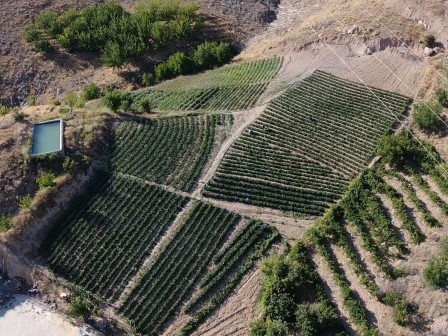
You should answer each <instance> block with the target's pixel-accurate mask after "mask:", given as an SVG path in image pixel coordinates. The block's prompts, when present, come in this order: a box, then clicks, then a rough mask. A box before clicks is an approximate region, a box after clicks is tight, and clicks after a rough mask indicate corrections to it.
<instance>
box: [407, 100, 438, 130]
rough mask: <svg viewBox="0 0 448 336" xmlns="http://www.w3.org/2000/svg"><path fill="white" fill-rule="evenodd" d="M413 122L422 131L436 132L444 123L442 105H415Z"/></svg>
mask: <svg viewBox="0 0 448 336" xmlns="http://www.w3.org/2000/svg"><path fill="white" fill-rule="evenodd" d="M414 108H415V113H414V124H416V125H417V127H418V128H420V129H421V130H422V131H426V132H436V131H438V130H440V129H441V128H442V127H443V126H444V123H443V121H442V116H441V115H442V105H440V104H438V103H437V104H419V105H415V107H414Z"/></svg>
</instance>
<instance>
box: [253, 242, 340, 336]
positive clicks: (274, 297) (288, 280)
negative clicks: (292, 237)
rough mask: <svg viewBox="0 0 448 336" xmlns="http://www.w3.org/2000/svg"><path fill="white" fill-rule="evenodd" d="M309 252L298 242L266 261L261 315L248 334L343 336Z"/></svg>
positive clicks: (263, 269)
mask: <svg viewBox="0 0 448 336" xmlns="http://www.w3.org/2000/svg"><path fill="white" fill-rule="evenodd" d="M307 253H308V249H307V247H306V246H305V245H304V243H303V242H298V243H296V245H295V246H294V247H292V248H291V250H290V251H289V252H287V253H285V254H283V255H276V256H273V257H271V258H269V259H267V260H266V261H265V263H264V264H263V267H262V271H263V273H264V275H265V279H264V284H263V292H262V298H261V303H262V309H263V316H262V317H261V318H260V319H259V320H257V321H256V322H254V323H253V324H252V325H251V335H252V336H258V335H289V334H291V332H294V331H298V333H299V334H300V335H308V336H310V335H322V334H326V333H328V332H331V333H332V334H338V333H340V334H341V335H343V333H344V331H345V330H344V327H343V326H342V324H341V322H340V320H339V317H338V313H337V310H336V308H335V307H334V306H333V305H332V303H331V302H330V301H329V300H328V298H327V297H326V295H325V292H324V290H323V287H322V283H321V280H320V278H319V275H318V274H317V272H316V270H315V269H314V268H313V266H312V265H311V264H310V261H309V260H308V256H307Z"/></svg>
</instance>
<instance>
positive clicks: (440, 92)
mask: <svg viewBox="0 0 448 336" xmlns="http://www.w3.org/2000/svg"><path fill="white" fill-rule="evenodd" d="M436 97H437V101H438V102H439V104H440V105H442V106H443V107H448V92H447V91H446V90H444V89H437V91H436Z"/></svg>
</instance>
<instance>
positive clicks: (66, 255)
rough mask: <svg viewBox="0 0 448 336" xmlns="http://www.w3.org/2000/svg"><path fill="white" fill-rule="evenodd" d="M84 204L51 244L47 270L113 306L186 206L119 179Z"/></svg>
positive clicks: (153, 189)
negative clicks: (48, 268) (109, 300)
mask: <svg viewBox="0 0 448 336" xmlns="http://www.w3.org/2000/svg"><path fill="white" fill-rule="evenodd" d="M85 198H86V201H85V202H84V203H83V204H82V206H81V207H80V208H79V209H77V210H76V211H74V212H73V213H72V214H70V215H69V216H68V218H67V219H66V220H65V221H64V223H65V226H64V227H63V228H62V230H60V232H59V234H58V235H57V238H56V239H55V240H54V242H53V243H52V244H51V246H50V249H49V257H48V264H49V266H50V267H51V268H52V269H53V270H54V271H55V272H56V273H57V274H59V275H62V276H64V277H65V278H66V279H68V280H70V281H72V282H74V283H75V284H78V285H80V286H82V287H84V288H86V289H87V290H89V291H91V292H92V293H95V294H100V295H101V296H102V297H104V298H105V299H111V300H116V299H117V298H118V297H119V295H120V294H121V292H122V291H123V289H124V287H125V286H126V285H127V283H128V282H129V280H130V279H131V278H132V276H134V275H135V274H136V273H137V271H138V269H139V268H140V267H141V266H142V264H143V262H144V260H145V259H146V258H147V257H148V256H149V254H150V253H151V251H152V249H153V248H154V246H155V245H156V244H157V242H158V241H159V240H160V238H161V237H162V236H163V235H164V234H165V232H166V231H167V229H168V227H169V226H170V225H171V223H172V222H173V221H174V219H175V218H176V216H177V214H178V213H179V212H180V211H181V210H182V208H183V207H184V206H185V205H186V203H187V201H188V200H187V199H186V198H183V197H181V196H178V195H176V194H172V193H169V192H167V191H164V190H162V189H161V188H159V187H154V186H148V185H146V184H145V183H143V182H138V181H136V180H135V179H127V178H122V177H118V176H115V177H112V178H110V179H108V180H107V181H106V182H105V183H103V184H101V185H100V186H99V187H98V188H97V189H96V190H95V191H94V192H93V193H92V194H91V195H87V196H86V197H85Z"/></svg>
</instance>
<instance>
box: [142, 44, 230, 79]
mask: <svg viewBox="0 0 448 336" xmlns="http://www.w3.org/2000/svg"><path fill="white" fill-rule="evenodd" d="M233 56H234V51H233V50H232V47H231V46H230V44H228V43H225V42H221V43H218V42H204V43H203V44H201V45H199V46H198V48H197V49H196V50H195V51H194V52H193V53H192V54H191V55H186V54H185V53H183V52H177V53H175V54H173V55H171V56H170V57H169V58H168V60H167V61H166V62H164V63H160V64H159V65H157V66H156V68H155V79H157V80H158V81H162V80H165V79H171V78H174V77H177V76H180V75H189V74H192V73H195V72H199V71H203V70H207V69H211V68H213V67H216V66H220V65H223V64H226V63H228V62H230V60H231V59H232V58H233ZM144 80H145V81H146V82H148V81H149V82H150V81H151V80H153V78H148V77H145V78H144Z"/></svg>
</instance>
